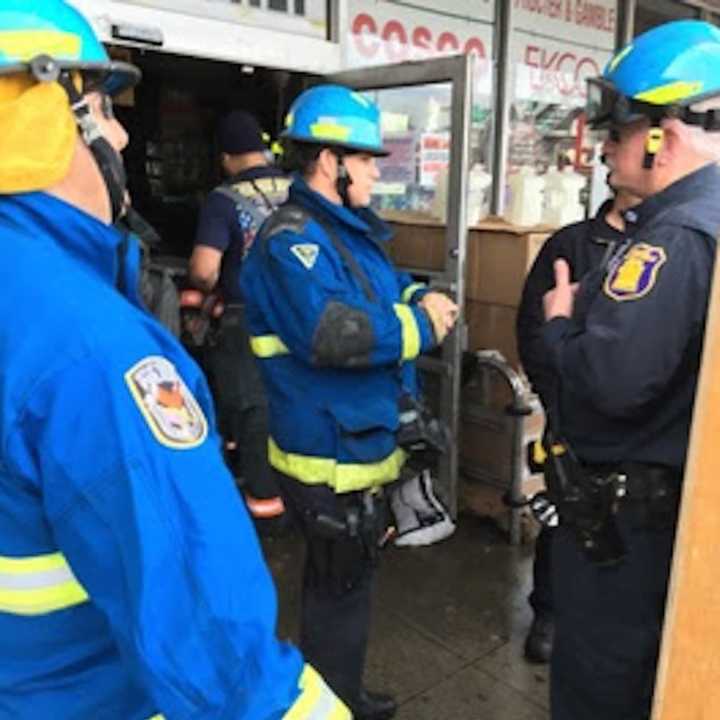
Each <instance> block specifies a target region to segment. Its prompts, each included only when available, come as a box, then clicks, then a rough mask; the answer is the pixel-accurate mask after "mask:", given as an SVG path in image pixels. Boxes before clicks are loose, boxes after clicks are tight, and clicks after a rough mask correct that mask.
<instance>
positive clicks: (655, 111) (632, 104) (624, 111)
mask: <svg viewBox="0 0 720 720" xmlns="http://www.w3.org/2000/svg"><path fill="white" fill-rule="evenodd" d="M664 110H665V108H664V107H663V106H659V105H651V104H650V103H645V102H642V101H639V100H633V99H632V98H629V97H626V96H625V95H623V94H622V93H620V92H618V91H617V89H616V88H615V86H614V85H613V84H612V83H610V82H608V81H607V80H605V79H603V78H588V79H587V99H586V101H585V117H586V119H587V122H588V124H589V125H590V127H592V128H595V129H603V128H607V127H610V126H611V125H627V124H628V123H631V122H635V121H636V120H640V119H641V118H643V117H650V118H654V117H657V116H658V115H659V114H660V115H662V114H663V111H664Z"/></svg>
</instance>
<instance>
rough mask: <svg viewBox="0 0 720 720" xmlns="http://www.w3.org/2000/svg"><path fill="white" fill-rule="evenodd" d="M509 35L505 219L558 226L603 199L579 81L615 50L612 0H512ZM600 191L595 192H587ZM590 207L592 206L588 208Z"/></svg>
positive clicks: (597, 70) (597, 69)
mask: <svg viewBox="0 0 720 720" xmlns="http://www.w3.org/2000/svg"><path fill="white" fill-rule="evenodd" d="M511 24H512V30H511V36H510V69H509V71H510V81H509V82H510V118H509V142H508V156H507V177H506V179H505V198H504V201H505V202H504V207H505V211H504V216H505V218H506V219H507V220H508V221H510V222H511V223H513V224H515V225H522V226H529V225H537V224H543V225H549V226H552V227H560V226H562V225H565V224H568V223H570V222H573V221H576V220H580V219H582V218H583V217H584V216H585V214H586V212H587V207H588V204H590V203H589V199H590V197H591V195H592V196H593V197H594V198H595V199H594V202H593V203H592V204H595V205H596V204H598V203H599V201H600V200H601V199H603V197H604V193H605V191H604V187H603V182H602V180H600V179H597V180H596V182H595V183H594V185H593V183H592V182H591V180H592V178H593V176H594V175H595V176H596V177H599V176H600V175H602V173H600V172H598V171H597V168H598V165H599V138H598V137H597V136H596V135H595V134H594V133H592V132H590V131H589V129H588V128H587V126H586V124H585V119H584V114H583V108H584V105H585V96H586V87H585V80H586V78H587V77H592V76H596V75H599V74H601V72H602V70H603V68H604V66H605V64H606V63H607V61H608V60H609V59H610V57H611V56H612V53H613V51H614V47H615V35H616V25H617V3H616V1H615V0H594V2H592V3H590V2H587V3H585V2H575V3H568V2H562V1H561V0H547V2H542V3H539V2H536V1H535V0H515V2H514V4H513V12H512V23H511ZM597 188H599V189H600V191H601V194H602V197H596V195H597V193H595V192H591V190H595V189H597ZM592 209H593V208H591V210H592Z"/></svg>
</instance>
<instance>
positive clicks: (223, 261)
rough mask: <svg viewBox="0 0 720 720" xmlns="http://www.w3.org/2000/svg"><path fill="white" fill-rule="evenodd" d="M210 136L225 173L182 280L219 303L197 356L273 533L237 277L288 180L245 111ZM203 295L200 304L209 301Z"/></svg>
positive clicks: (273, 498)
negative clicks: (210, 335) (207, 342)
mask: <svg viewBox="0 0 720 720" xmlns="http://www.w3.org/2000/svg"><path fill="white" fill-rule="evenodd" d="M216 140H217V149H218V151H219V154H220V163H221V165H222V169H223V172H224V174H225V176H226V179H225V181H224V182H223V183H222V184H220V185H218V187H216V188H215V189H214V190H213V191H212V192H210V194H209V195H208V196H207V198H206V200H205V202H204V204H203V206H202V208H201V210H200V218H199V221H198V227H197V232H196V235H195V247H194V249H193V253H192V256H191V258H190V282H191V284H192V285H193V286H194V287H195V288H197V289H198V290H201V291H202V292H203V293H204V294H205V295H206V296H211V295H215V296H218V297H219V298H221V299H222V302H223V304H224V307H225V311H224V313H223V315H222V317H221V318H220V321H219V324H220V327H219V331H218V332H217V333H216V334H215V337H214V343H213V346H212V347H211V348H208V349H207V350H206V352H205V353H204V355H205V357H206V358H207V365H208V370H209V372H210V373H212V375H213V377H214V380H215V382H214V386H215V390H216V398H215V401H216V406H217V409H218V418H219V422H220V431H221V433H222V436H223V439H224V441H225V450H226V454H225V455H226V459H227V461H228V464H229V465H230V468H231V470H232V472H233V475H235V477H236V478H237V479H238V480H239V483H240V484H241V485H242V489H243V495H244V497H245V501H246V503H247V506H248V509H249V510H250V513H251V515H252V516H253V519H254V520H255V524H256V527H257V528H258V530H260V531H261V532H265V531H268V532H274V531H275V530H276V529H281V528H282V526H283V525H284V516H285V507H284V505H283V501H282V499H281V498H280V495H279V493H278V490H277V487H276V485H275V480H274V477H273V473H272V471H271V469H270V466H269V465H268V458H267V443H268V431H267V400H266V398H265V393H264V390H263V386H262V380H261V378H260V376H259V374H258V371H257V367H256V364H255V359H254V358H253V356H252V354H251V353H250V350H249V345H248V339H247V334H246V331H245V322H244V317H243V298H242V295H241V293H240V289H239V284H238V279H239V276H240V266H241V265H242V263H243V259H244V257H245V255H246V253H247V251H248V250H249V248H250V245H251V244H252V242H253V240H254V239H255V233H256V232H257V230H258V228H259V227H260V225H261V224H262V222H263V220H265V218H266V217H267V216H268V215H269V214H270V213H271V212H272V211H273V210H274V209H275V207H277V205H279V204H280V203H282V202H284V201H285V199H286V197H287V191H288V187H289V183H290V181H289V179H288V178H287V177H286V176H285V175H284V174H283V172H282V171H281V170H279V169H278V168H276V167H275V166H273V165H272V162H271V157H272V156H271V155H270V153H269V151H268V148H267V146H266V144H265V142H264V141H263V132H262V129H261V127H260V124H259V123H258V121H257V119H256V118H255V117H254V116H253V115H251V114H250V113H249V112H246V111H244V110H233V111H232V112H231V113H229V114H227V115H225V116H224V117H223V118H222V119H221V120H220V122H219V124H218V128H217V136H216ZM208 300H209V301H208V302H206V303H203V307H212V306H213V304H214V303H213V302H212V298H208Z"/></svg>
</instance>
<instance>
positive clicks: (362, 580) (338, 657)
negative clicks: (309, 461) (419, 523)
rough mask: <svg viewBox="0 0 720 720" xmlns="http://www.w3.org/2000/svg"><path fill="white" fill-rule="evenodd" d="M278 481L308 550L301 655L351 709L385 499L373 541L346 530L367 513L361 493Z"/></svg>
mask: <svg viewBox="0 0 720 720" xmlns="http://www.w3.org/2000/svg"><path fill="white" fill-rule="evenodd" d="M276 478H277V480H278V485H279V487H280V491H281V494H282V496H283V500H284V501H285V507H286V509H287V511H288V512H289V513H290V515H291V518H292V520H293V522H294V523H295V524H296V525H297V527H298V528H299V530H300V531H301V533H302V535H303V537H304V540H305V544H306V555H305V565H304V570H303V584H302V604H301V610H300V613H301V616H300V650H301V651H302V653H303V655H304V656H305V659H306V660H307V662H309V663H310V664H311V665H313V666H314V667H315V668H316V669H317V670H318V672H320V674H321V675H322V676H323V677H324V678H325V680H326V681H327V683H328V685H330V687H331V688H332V689H333V691H334V692H335V693H336V694H337V695H338V696H339V697H341V698H342V699H343V701H345V702H346V703H347V704H348V705H350V706H352V705H354V704H356V701H357V698H358V695H359V692H360V690H361V688H362V678H363V669H364V666H365V655H366V651H367V644H368V635H369V629H370V605H371V594H372V586H373V579H374V575H375V569H376V566H377V541H378V539H379V537H380V536H381V534H382V532H384V528H385V527H386V523H387V517H388V516H387V512H386V509H385V504H384V501H383V500H382V499H380V500H378V501H377V502H375V510H374V512H376V513H377V518H376V530H375V532H374V533H372V535H373V537H370V536H367V537H365V538H361V537H359V536H357V535H356V536H354V537H351V536H350V535H349V534H348V533H347V532H345V531H343V529H342V525H343V524H345V523H346V520H347V511H348V507H351V508H352V507H355V508H361V507H362V502H363V494H362V493H359V492H357V493H355V492H354V493H346V494H344V495H336V494H335V493H334V492H333V491H332V490H331V489H330V488H329V487H327V486H310V485H304V484H303V483H300V482H299V481H297V480H295V479H293V478H290V477H287V476H285V475H282V474H279V473H278V474H276Z"/></svg>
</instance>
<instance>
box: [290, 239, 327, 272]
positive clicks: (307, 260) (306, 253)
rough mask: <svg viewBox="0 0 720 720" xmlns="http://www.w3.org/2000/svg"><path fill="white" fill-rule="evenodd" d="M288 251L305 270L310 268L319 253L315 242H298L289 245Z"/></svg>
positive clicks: (318, 247)
mask: <svg viewBox="0 0 720 720" xmlns="http://www.w3.org/2000/svg"><path fill="white" fill-rule="evenodd" d="M290 252H291V253H292V254H293V255H294V256H295V257H296V258H297V259H298V260H299V261H300V262H301V263H302V264H303V265H304V267H305V268H306V269H307V270H312V269H313V267H314V266H315V263H316V261H317V258H318V254H319V253H320V246H319V245H317V244H315V243H298V244H297V245H291V246H290Z"/></svg>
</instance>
